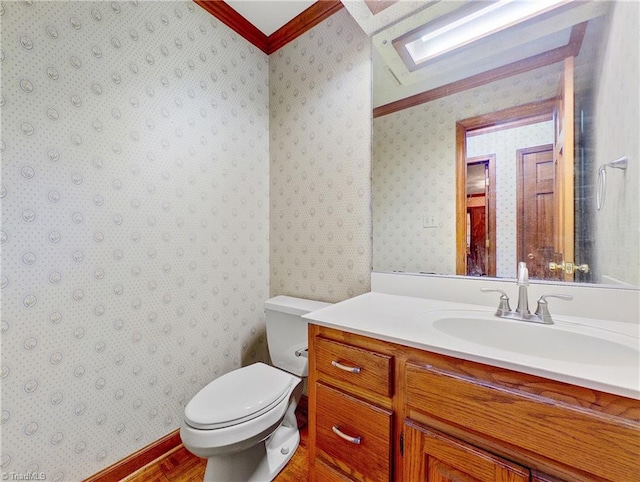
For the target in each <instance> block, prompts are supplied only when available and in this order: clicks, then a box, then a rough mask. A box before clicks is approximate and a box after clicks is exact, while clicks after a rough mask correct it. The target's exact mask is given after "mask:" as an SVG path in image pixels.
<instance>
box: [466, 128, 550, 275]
mask: <svg viewBox="0 0 640 482" xmlns="http://www.w3.org/2000/svg"><path fill="white" fill-rule="evenodd" d="M553 139H554V133H553V122H552V121H548V122H539V123H537V124H531V125H528V126H521V127H515V128H513V129H506V130H500V131H495V132H489V133H487V134H482V135H477V136H469V137H468V138H467V157H476V156H483V155H485V154H495V156H496V186H495V187H496V276H497V277H498V278H515V277H516V271H517V270H516V267H517V264H518V261H523V260H519V259H517V251H518V244H517V241H518V240H517V234H518V233H517V229H518V227H517V224H516V216H515V213H516V208H517V205H516V204H517V203H516V201H517V189H516V186H517V176H516V173H517V162H516V161H517V157H516V151H517V150H518V149H524V148H526V147H536V146H542V145H545V144H553Z"/></svg>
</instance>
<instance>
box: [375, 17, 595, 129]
mask: <svg viewBox="0 0 640 482" xmlns="http://www.w3.org/2000/svg"><path fill="white" fill-rule="evenodd" d="M586 28H587V22H583V23H581V24H578V25H575V26H574V27H573V28H572V29H571V37H570V39H569V42H568V43H567V45H563V46H562V47H558V48H555V49H553V50H549V51H547V52H543V53H541V54H538V55H534V56H532V57H528V58H526V59H522V60H518V61H516V62H512V63H510V64H507V65H503V66H502V67H498V68H495V69H491V70H488V71H486V72H482V73H480V74H476V75H472V76H471V77H467V78H465V79H461V80H458V81H456V82H451V83H449V84H446V85H442V86H440V87H436V88H434V89H431V90H427V91H425V92H421V93H419V94H416V95H412V96H410V97H406V98H404V99H400V100H397V101H395V102H390V103H389V104H385V105H381V106H379V107H376V108H375V109H373V117H374V118H376V117H381V116H384V115H388V114H392V113H394V112H398V111H400V110H404V109H408V108H409V107H415V106H416V105H420V104H424V103H425V102H431V101H433V100H436V99H440V98H442V97H446V96H448V95H451V94H457V93H459V92H463V91H465V90H469V89H473V88H475V87H480V86H481V85H485V84H489V83H491V82H495V81H497V80H501V79H505V78H507V77H511V76H513V75H517V74H522V73H524V72H529V71H530V70H534V69H537V68H540V67H544V66H546V65H551V64H555V63H556V62H561V61H563V60H564V59H565V58H567V57H574V56H575V55H577V52H579V51H580V47H581V45H582V39H583V38H584V32H585V30H586Z"/></svg>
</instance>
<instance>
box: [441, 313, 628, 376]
mask: <svg viewBox="0 0 640 482" xmlns="http://www.w3.org/2000/svg"><path fill="white" fill-rule="evenodd" d="M576 326H577V325H572V324H567V326H562V325H560V324H555V325H542V324H536V323H530V322H526V321H517V320H507V319H503V318H497V317H494V316H492V315H489V314H485V313H478V314H474V313H465V312H457V313H456V312H452V313H440V314H438V315H437V316H436V318H435V319H434V321H433V323H432V327H433V328H434V329H435V330H437V331H439V332H441V333H443V334H445V335H449V336H452V337H455V338H457V339H459V340H463V341H467V342H471V343H475V344H478V345H482V346H485V347H491V348H497V349H500V350H506V351H510V352H514V353H519V354H522V355H529V356H535V357H541V358H545V359H551V360H560V361H565V362H574V363H583V364H590V365H591V364H593V365H601V366H602V365H604V366H618V367H627V366H629V367H637V366H638V363H639V361H640V351H639V350H638V346H637V340H636V343H634V340H632V339H631V337H627V336H625V335H622V334H618V333H613V332H609V331H605V330H602V331H600V330H598V329H595V328H591V329H589V328H588V327H584V326H579V327H576ZM589 331H591V332H592V333H590V332H589ZM585 332H586V333H585Z"/></svg>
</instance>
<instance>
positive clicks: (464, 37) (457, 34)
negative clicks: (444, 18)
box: [405, 0, 572, 65]
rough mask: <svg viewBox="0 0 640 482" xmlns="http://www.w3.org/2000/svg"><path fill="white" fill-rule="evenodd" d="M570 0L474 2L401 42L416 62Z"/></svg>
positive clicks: (433, 56) (465, 43)
mask: <svg viewBox="0 0 640 482" xmlns="http://www.w3.org/2000/svg"><path fill="white" fill-rule="evenodd" d="M570 1H572V0H496V1H493V2H490V3H488V2H478V3H477V4H476V5H475V7H474V8H473V9H472V10H466V11H465V13H464V15H462V16H459V17H458V18H455V19H453V20H450V21H448V22H447V23H446V24H444V25H442V24H441V25H436V26H429V25H427V26H426V27H425V29H424V30H423V31H421V32H420V33H419V34H418V35H419V36H417V38H416V36H412V37H411V39H409V41H408V42H407V43H406V44H405V47H406V49H407V51H408V53H409V55H410V56H411V59H412V60H413V62H414V64H416V65H418V64H421V63H423V62H426V61H427V60H430V59H433V58H435V57H437V56H439V55H442V54H445V53H447V52H450V51H452V50H455V49H457V48H459V47H463V46H465V45H467V44H470V43H471V42H474V41H476V40H479V39H481V38H484V37H487V36H489V35H491V34H494V33H496V32H499V31H501V30H504V29H506V28H508V27H511V26H513V25H516V24H518V23H521V22H524V21H525V20H528V19H530V18H532V17H534V16H536V15H539V14H541V13H544V12H547V11H549V10H551V9H553V8H555V7H558V6H560V5H562V4H566V3H569V2H570Z"/></svg>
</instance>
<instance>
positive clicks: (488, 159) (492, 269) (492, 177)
mask: <svg viewBox="0 0 640 482" xmlns="http://www.w3.org/2000/svg"><path fill="white" fill-rule="evenodd" d="M478 163H486V164H487V166H488V170H489V190H488V193H487V194H488V196H487V199H486V200H485V203H486V204H485V215H486V219H487V231H488V234H489V236H488V237H489V249H488V252H487V255H488V256H487V259H488V262H487V274H488V275H489V276H493V277H495V275H496V156H495V154H489V155H485V156H477V157H468V158H467V165H469V164H478ZM465 176H466V171H465ZM487 213H488V215H487ZM465 215H466V211H465ZM465 236H466V231H465ZM486 238H487V236H486V235H485V239H486Z"/></svg>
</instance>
